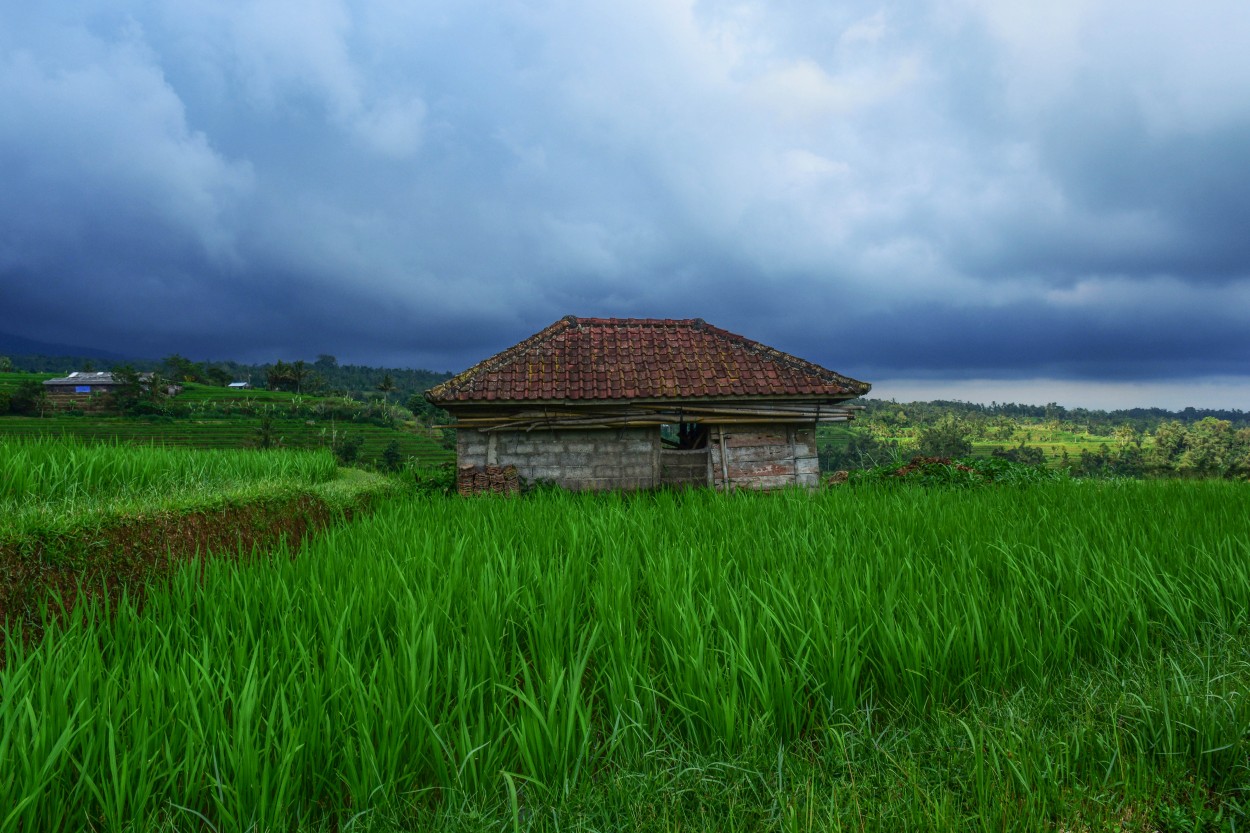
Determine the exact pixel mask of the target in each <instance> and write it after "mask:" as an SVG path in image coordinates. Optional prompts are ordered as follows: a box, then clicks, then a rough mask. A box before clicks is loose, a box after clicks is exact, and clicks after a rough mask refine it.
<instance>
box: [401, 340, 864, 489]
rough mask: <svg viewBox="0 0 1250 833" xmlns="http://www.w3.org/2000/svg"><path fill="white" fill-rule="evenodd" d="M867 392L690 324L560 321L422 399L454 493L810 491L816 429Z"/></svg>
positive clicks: (844, 416)
mask: <svg viewBox="0 0 1250 833" xmlns="http://www.w3.org/2000/svg"><path fill="white" fill-rule="evenodd" d="M870 387H871V385H869V384H867V383H865V382H860V381H856V380H855V379H851V378H849V377H846V376H842V375H840V374H838V373H835V372H833V371H832V370H827V369H825V368H823V367H820V366H819V365H816V364H813V363H811V362H808V361H804V360H803V359H800V358H797V357H795V356H792V355H790V354H788V353H783V352H781V351H780V350H775V349H773V348H772V347H768V346H766V345H763V344H760V343H759V342H758V341H752V340H750V339H748V338H744V337H742V336H740V335H735V334H733V333H731V332H728V331H726V330H722V329H720V328H718V327H713V326H711V325H710V324H707V323H705V322H704V321H703V320H702V319H698V318H693V319H684V320H673V319H650V318H648V319H635V318H625V319H618V318H575V317H573V316H571V315H570V316H567V317H565V318H562V319H561V320H559V321H557V322H556V323H555V324H552V325H551V326H550V327H548V328H547V329H545V330H543V331H542V332H540V333H537V334H536V335H533V336H531V337H529V338H527V339H526V340H524V341H522V342H521V343H520V344H517V345H516V346H514V347H511V348H509V349H507V350H505V351H503V352H502V353H500V354H498V355H496V356H493V357H492V358H489V359H486V360H485V361H483V362H481V363H480V364H477V365H475V366H474V367H471V368H469V369H468V370H466V371H465V372H463V373H461V374H460V375H458V376H456V377H455V378H453V379H450V380H448V381H446V382H444V383H443V384H441V385H438V386H437V387H434V388H432V389H431V390H430V391H428V392H427V393H426V399H428V400H429V401H430V402H432V403H433V404H435V405H438V406H439V407H441V408H445V409H446V410H448V411H449V412H451V414H452V415H453V416H454V417H456V428H457V431H456V454H457V458H458V465H459V469H458V472H457V476H458V483H457V485H458V487H459V491H460V492H461V493H462V494H472V493H476V492H482V491H503V492H507V491H512V490H514V489H516V488H517V486H518V482H519V480H521V479H524V480H530V481H549V482H553V483H556V484H559V485H561V486H564V487H566V488H569V489H594V490H598V489H645V488H653V487H657V486H668V485H698V486H710V487H712V488H715V489H736V488H748V489H775V488H780V487H785V486H802V487H807V488H811V487H814V486H816V485H817V484H818V483H819V478H820V471H819V464H818V461H817V456H816V426H817V425H818V424H820V423H824V422H842V421H845V420H849V419H851V418H852V417H853V409H850V408H847V407H845V406H841V407H840V405H841V403H844V402H846V401H847V400H850V399H854V398H856V397H858V396H862V395H863V394H865V393H867V392H868V390H869V388H870Z"/></svg>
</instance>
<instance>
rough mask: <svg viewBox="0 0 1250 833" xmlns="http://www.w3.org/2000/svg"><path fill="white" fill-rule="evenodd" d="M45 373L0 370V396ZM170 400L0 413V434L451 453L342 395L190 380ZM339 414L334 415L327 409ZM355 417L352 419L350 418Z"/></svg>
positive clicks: (429, 461)
mask: <svg viewBox="0 0 1250 833" xmlns="http://www.w3.org/2000/svg"><path fill="white" fill-rule="evenodd" d="M50 376H51V374H20V373H8V374H0V393H5V392H11V391H12V390H14V389H16V386H17V385H18V384H19V383H20V382H22V381H27V380H33V381H39V382H41V381H42V380H43V379H46V378H50ZM172 404H173V405H174V406H176V407H177V409H178V410H177V414H176V415H175V416H172V417H161V416H159V415H158V416H154V417H123V416H113V415H109V414H106V413H100V412H94V411H88V412H86V413H81V412H79V413H64V412H54V411H49V412H48V413H46V414H45V415H44V416H13V415H8V416H0V437H5V436H7V437H14V438H21V437H39V436H57V437H75V438H79V439H84V440H90V441H116V442H126V443H145V444H154V445H166V446H176V447H177V446H180V447H189V448H203V449H232V448H253V447H256V446H258V445H260V444H262V436H264V437H265V438H266V439H265V440H264V442H267V443H269V444H272V445H276V446H281V447H287V448H294V449H312V448H331V447H332V446H333V445H334V443H335V442H336V441H341V440H342V439H344V438H345V437H350V438H357V439H358V441H359V442H360V448H359V451H358V455H359V459H360V460H362V461H366V462H376V461H377V460H379V459H380V458H381V456H382V453H383V452H384V451H385V450H386V448H387V447H388V446H390V445H391V444H392V443H395V444H396V450H397V451H398V452H399V454H400V455H401V457H402V458H403V459H404V460H405V461H407V462H409V463H411V464H414V465H418V466H436V465H438V464H440V463H444V462H448V461H450V460H452V459H453V458H454V454H453V453H452V452H451V451H450V450H448V449H447V448H445V447H444V445H443V444H442V443H441V442H440V439H439V429H438V428H434V429H428V428H423V427H421V426H418V425H417V424H416V423H415V422H409V423H402V422H401V423H397V424H396V425H393V426H392V425H378V424H373V423H371V422H369V421H366V420H364V419H361V418H359V412H360V411H362V410H363V406H362V405H360V403H354V402H351V401H345V400H343V399H341V398H320V397H312V396H301V395H298V394H291V393H286V392H282V391H267V390H227V389H225V388H218V387H212V386H209V385H197V384H189V385H187V386H186V387H185V389H184V390H183V392H182V393H180V394H179V395H178V396H177V397H176V398H175V399H173V400H172ZM336 413H337V414H338V416H337V418H336V416H334V415H332V414H336ZM354 417H355V418H354Z"/></svg>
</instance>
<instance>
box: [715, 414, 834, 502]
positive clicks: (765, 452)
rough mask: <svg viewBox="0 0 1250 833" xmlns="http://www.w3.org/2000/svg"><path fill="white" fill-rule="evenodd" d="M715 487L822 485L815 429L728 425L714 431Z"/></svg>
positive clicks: (769, 487)
mask: <svg viewBox="0 0 1250 833" xmlns="http://www.w3.org/2000/svg"><path fill="white" fill-rule="evenodd" d="M710 442H711V457H712V483H713V485H714V486H715V487H716V488H717V489H725V488H726V480H725V478H726V475H728V487H729V488H735V489H739V488H741V489H780V488H784V487H786V486H802V487H805V488H809V489H813V488H815V487H816V486H818V485H819V484H820V460H819V458H818V457H817V455H816V426H815V425H814V424H813V425H811V426H807V425H769V424H766V423H764V424H759V425H726V426H724V427H723V428H720V427H715V428H713V429H712V435H711V438H710Z"/></svg>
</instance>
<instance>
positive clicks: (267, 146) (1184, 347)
mask: <svg viewBox="0 0 1250 833" xmlns="http://www.w3.org/2000/svg"><path fill="white" fill-rule="evenodd" d="M1246 43H1250V12H1248V11H1247V10H1246V8H1245V4H1244V2H1242V0H1212V2H1207V3H1203V4H1200V5H1197V6H1195V5H1189V6H1177V5H1176V4H1168V3H1162V2H1159V3H1154V2H1147V3H1141V2H1129V0H1065V1H1064V2H1057V3H1055V2H1052V3H1031V2H1030V3H1023V4H1004V3H997V2H991V0H931V1H930V2H886V3H882V4H879V5H864V4H850V3H845V4H830V3H826V2H802V1H801V0H793V1H792V2H783V3H776V2H762V1H761V2H751V1H750V0H742V1H741V2H729V0H725V1H724V2H721V1H720V0H713V1H712V2H673V1H672V0H639V2H635V3H628V4H622V3H599V2H573V0H567V1H565V0H544V1H541V2H534V1H533V0H528V1H527V0H503V1H502V2H490V3H482V2H456V3H450V2H437V0H436V1H435V2H427V3H409V2H398V0H391V2H371V3H360V2H340V0H301V2H294V1H293V0H273V1H272V2H240V3H220V2H215V0H213V1H212V2H210V0H190V1H189V2H182V3H177V4H174V3H159V2H139V1H138V0H135V2H122V3H117V2H109V3H105V2H91V1H90V0H69V2H65V3H57V4H53V5H48V4H27V5H25V6H22V5H21V4H17V5H15V4H9V5H8V6H6V7H5V9H4V10H3V11H0V170H2V171H4V187H3V188H2V189H0V331H5V332H9V333H12V334H14V335H18V336H24V337H28V338H41V339H43V340H46V341H55V342H61V343H77V344H85V345H91V346H94V347H99V348H103V349H108V350H113V351H117V352H123V353H126V354H131V355H146V356H162V355H167V354H169V353H172V352H175V351H177V352H181V353H183V354H186V355H192V356H195V357H197V358H235V359H240V360H252V361H271V360H274V359H277V358H287V359H291V358H298V357H304V358H311V357H313V356H314V355H316V354H318V353H333V354H335V355H338V356H339V357H340V359H343V360H348V361H356V362H369V363H385V364H392V365H406V366H426V367H431V368H434V369H440V370H441V369H451V370H454V369H460V368H463V367H465V366H467V365H468V364H471V363H472V362H474V361H477V360H479V359H481V358H483V357H485V356H486V355H489V354H491V353H494V352H496V351H498V350H499V349H502V348H503V347H506V346H508V345H509V344H511V343H513V342H515V341H516V340H519V339H520V338H522V337H524V336H526V335H528V334H530V333H532V332H534V331H536V330H537V329H539V328H541V327H543V326H545V325H547V324H549V323H551V322H552V321H554V320H555V319H557V318H559V317H560V316H561V315H565V314H570V313H572V314H577V315H589V316H656V317H692V316H698V317H703V318H705V319H707V320H708V321H710V322H712V323H714V324H717V325H718V326H722V327H725V328H727V329H730V330H734V331H736V332H741V333H743V334H745V335H748V336H751V337H753V338H757V339H760V340H762V341H765V342H767V343H770V344H774V345H775V346H777V347H780V348H782V349H787V350H790V351H792V352H795V353H797V354H799V355H802V356H804V357H805V358H810V359H812V360H814V361H818V362H820V363H822V364H827V365H828V366H830V367H833V368H834V369H836V370H839V371H841V372H844V373H847V374H850V375H852V376H856V377H857V378H863V379H867V380H870V381H878V380H880V379H889V378H933V379H937V378H943V379H959V378H978V379H995V378H998V379H1004V380H1019V379H1027V378H1033V377H1037V378H1046V379H1051V380H1063V379H1070V380H1079V381H1080V382H1082V383H1083V384H1088V383H1096V382H1099V381H1102V382H1106V383H1108V384H1110V383H1115V382H1125V383H1141V382H1146V381H1158V382H1167V381H1169V380H1186V379H1188V380H1197V379H1199V378H1203V377H1212V378H1214V377H1219V378H1221V379H1225V380H1227V379H1229V378H1234V379H1235V378H1241V379H1243V380H1244V381H1246V384H1245V385H1243V386H1242V387H1240V388H1238V387H1237V386H1235V385H1233V386H1229V387H1228V390H1231V391H1237V392H1238V393H1237V395H1242V396H1244V395H1245V393H1246V392H1247V391H1250V378H1247V377H1246V370H1245V369H1246V368H1247V367H1248V366H1250V363H1248V360H1250V339H1247V337H1246V333H1247V331H1248V329H1250V234H1248V233H1247V232H1246V229H1247V226H1248V225H1250V53H1248V52H1247V50H1246V49H1245V48H1244V47H1245V44H1246ZM878 391H881V386H880V385H878ZM956 393H957V391H956ZM952 398H957V397H952ZM1142 404H1150V403H1142ZM1223 404H1225V405H1228V406H1241V407H1244V406H1245V402H1227V403H1223Z"/></svg>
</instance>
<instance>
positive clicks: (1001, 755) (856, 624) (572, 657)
mask: <svg viewBox="0 0 1250 833" xmlns="http://www.w3.org/2000/svg"><path fill="white" fill-rule="evenodd" d="M1247 609H1250V490H1247V489H1246V488H1245V487H1244V486H1243V485H1241V484H1232V483H1081V482H1071V481H1064V482H1056V483H1043V484H1038V485H1035V486H1030V487H1027V488H981V489H974V490H948V489H933V490H925V489H918V488H913V487H910V486H906V485H900V486H898V487H896V488H889V487H886V486H877V487H871V486H869V487H844V488H840V489H837V490H829V491H827V492H824V493H820V494H816V495H808V494H802V493H784V494H776V495H751V494H735V495H719V494H707V493H689V494H680V495H675V494H660V495H654V496H652V495H643V496H636V497H630V498H624V497H620V496H567V495H559V494H537V495H535V496H533V497H531V498H527V499H523V500H505V499H481V500H438V501H430V500H421V501H417V500H412V501H402V502H401V501H395V502H392V503H389V504H387V505H386V506H385V507H383V508H382V509H381V510H380V511H379V512H378V513H376V514H374V515H372V516H371V517H369V518H368V519H365V520H362V521H360V522H358V523H354V524H351V525H347V526H341V527H336V528H334V529H331V530H329V531H328V532H327V533H326V534H325V535H323V536H319V537H318V538H317V539H315V540H314V541H312V542H310V543H309V545H308V546H306V547H305V548H304V550H303V551H302V552H301V554H300V557H299V558H298V559H294V560H292V559H289V558H285V557H278V558H275V559H274V560H273V562H272V563H269V564H265V565H263V566H253V567H249V566H240V565H235V564H230V563H224V562H213V563H210V564H207V565H205V567H204V568H203V570H202V573H197V574H193V573H189V572H183V573H180V574H179V575H178V576H177V577H176V579H175V581H174V584H173V587H172V590H171V592H169V593H161V594H153V595H152V596H150V597H149V600H148V605H147V608H146V610H144V611H143V614H142V615H139V613H138V612H137V610H136V609H135V606H134V605H132V604H130V603H129V601H126V602H124V603H121V604H119V605H117V606H116V607H115V609H114V611H113V615H112V616H110V617H106V616H102V615H97V616H94V617H91V618H89V619H87V620H82V619H79V618H77V617H75V619H74V620H73V621H71V622H68V623H65V625H64V627H62V628H59V629H58V630H57V632H56V633H55V634H54V635H50V636H51V638H49V639H46V640H45V641H44V642H43V643H42V644H41V645H40V646H39V647H38V649H37V650H31V649H25V648H20V647H17V646H14V647H13V648H12V649H11V651H10V655H9V662H8V667H7V668H6V669H5V670H3V671H0V691H2V692H3V702H0V757H4V756H7V758H6V760H9V761H11V762H12V766H11V767H10V768H9V769H8V770H7V772H6V773H4V774H3V775H0V807H9V808H13V809H12V810H11V811H10V814H9V815H8V816H7V817H0V831H4V830H6V829H11V830H17V829H30V828H31V827H33V826H34V825H35V820H39V822H40V823H43V824H47V825H52V826H57V827H61V828H67V829H68V828H73V827H82V826H84V825H86V824H95V825H97V826H99V827H107V828H110V829H123V828H126V826H127V825H133V826H134V829H135V830H145V829H159V828H164V829H180V828H185V827H187V826H198V825H199V824H200V823H201V822H205V823H206V824H205V829H207V828H208V826H209V825H211V826H212V827H213V828H215V829H219V830H226V829H230V830H235V829H249V828H251V829H257V830H288V829H297V828H298V829H314V830H318V829H325V830H329V829H335V830H341V829H344V828H345V827H346V826H347V824H348V822H349V821H351V822H352V825H351V826H352V829H353V830H357V829H359V830H370V829H372V830H390V829H440V830H476V829H501V828H503V829H515V828H523V829H551V830H555V829H561V830H568V829H578V828H581V829H649V830H675V829H708V830H730V829H740V830H745V829H751V830H756V829H777V830H780V829H785V830H824V829H837V828H838V827H845V828H848V829H862V828H866V827H868V828H876V829H886V830H898V829H934V830H949V829H959V828H972V829H987V830H988V829H994V830H1018V829H1068V830H1082V829H1129V830H1143V831H1144V830H1169V829H1220V825H1225V826H1226V825H1228V824H1229V823H1230V820H1234V821H1235V824H1236V826H1237V828H1238V829H1241V828H1242V827H1244V822H1245V821H1246V819H1245V817H1244V812H1245V809H1246V796H1245V794H1244V792H1243V790H1244V785H1245V784H1246V783H1248V782H1250V768H1248V764H1247V762H1248V756H1250V698H1248V697H1247V696H1246V695H1245V692H1246V691H1247V689H1248V688H1250V664H1248V663H1247V658H1248V656H1250V655H1248V653H1247V649H1248V648H1250V640H1247V637H1246V631H1245V627H1246V623H1247V613H1246V611H1247ZM30 714H38V715H39V719H38V720H31V719H29V718H28V715H30ZM1199 824H1202V825H1208V827H1207V828H1202V827H1199V826H1198V825H1199Z"/></svg>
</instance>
